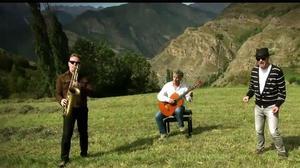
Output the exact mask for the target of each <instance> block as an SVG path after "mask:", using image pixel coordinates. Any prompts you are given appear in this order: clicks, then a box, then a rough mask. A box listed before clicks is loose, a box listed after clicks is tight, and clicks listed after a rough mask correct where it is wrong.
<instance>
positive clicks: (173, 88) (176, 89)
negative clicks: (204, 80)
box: [155, 70, 192, 139]
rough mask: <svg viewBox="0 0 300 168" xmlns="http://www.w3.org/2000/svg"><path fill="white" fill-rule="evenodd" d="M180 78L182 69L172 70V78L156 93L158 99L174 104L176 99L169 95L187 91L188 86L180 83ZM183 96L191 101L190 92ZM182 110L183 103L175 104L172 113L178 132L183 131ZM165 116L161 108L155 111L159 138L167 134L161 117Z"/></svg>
mask: <svg viewBox="0 0 300 168" xmlns="http://www.w3.org/2000/svg"><path fill="white" fill-rule="evenodd" d="M182 78H183V72H182V71H180V70H177V71H175V72H173V80H172V81H170V82H167V83H166V84H165V85H164V86H163V88H162V89H161V90H160V92H159V93H158V95H157V99H158V101H160V102H166V103H169V104H175V103H176V101H175V100H174V99H172V98H170V97H171V95H173V94H174V93H175V94H177V95H182V94H183V93H185V92H187V90H188V87H187V86H186V85H185V84H183V83H181V80H182ZM183 98H184V99H185V100H187V101H189V102H191V101H192V92H188V93H187V94H185V96H184V97H183ZM184 110H185V107H184V105H181V106H176V108H175V112H174V114H173V115H174V116H175V118H176V119H177V121H178V126H179V130H180V132H184V131H185V128H184V123H183V112H184ZM165 117H167V116H166V115H164V114H163V113H162V110H160V111H159V112H157V113H156V115H155V119H156V123H157V126H158V129H159V132H160V139H164V138H165V137H166V136H167V135H166V128H165V125H164V123H163V119H164V118H165Z"/></svg>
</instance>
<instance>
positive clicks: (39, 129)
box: [0, 86, 300, 168]
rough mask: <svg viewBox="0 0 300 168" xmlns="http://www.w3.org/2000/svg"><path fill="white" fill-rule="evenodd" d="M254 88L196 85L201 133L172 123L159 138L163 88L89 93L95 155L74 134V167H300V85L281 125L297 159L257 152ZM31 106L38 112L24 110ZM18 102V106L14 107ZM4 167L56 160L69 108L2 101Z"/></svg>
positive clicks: (196, 126)
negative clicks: (249, 94)
mask: <svg viewBox="0 0 300 168" xmlns="http://www.w3.org/2000/svg"><path fill="white" fill-rule="evenodd" d="M246 91H247V88H246V87H236V88H200V89H197V90H195V92H194V93H195V94H194V102H192V103H188V104H187V106H188V107H189V108H191V109H192V110H193V135H192V137H191V138H187V137H186V134H181V133H179V130H178V128H177V126H176V124H175V123H172V124H171V133H170V136H169V137H168V138H167V139H166V140H165V141H158V137H159V133H158V129H157V126H156V123H155V120H154V115H155V113H156V112H157V110H158V108H157V101H156V93H152V94H144V95H133V96H122V97H110V98H101V99H90V100H89V109H90V111H89V155H90V156H89V157H88V158H81V157H80V156H79V153H80V149H79V142H78V141H79V138H78V134H77V132H76V131H75V132H74V135H73V139H72V147H71V154H70V157H71V162H70V164H69V165H68V167H76V168H77V167H272V168H273V167H299V166H300V149H299V148H300V147H299V146H300V124H299V120H300V115H299V105H300V99H299V95H300V88H299V87H294V86H293V87H292V86H291V87H288V95H287V100H286V102H285V103H284V104H283V106H282V108H281V112H280V113H281V114H280V125H279V128H280V131H281V133H282V135H283V138H284V141H285V144H286V147H287V149H288V151H289V158H288V159H286V160H281V159H279V158H278V157H277V154H276V151H275V150H274V149H273V148H271V147H270V146H271V143H272V141H271V138H270V135H269V133H268V129H267V127H266V131H265V134H266V137H267V139H266V147H267V148H268V149H269V150H267V151H266V152H265V153H264V154H263V155H261V156H256V155H255V154H254V153H253V151H254V149H255V143H256V137H255V130H254V116H253V108H254V102H253V100H251V101H250V103H249V104H243V103H242V101H241V100H242V97H243V96H244V94H245V92H246ZM25 105H29V106H31V107H33V108H31V111H30V110H29V111H28V112H26V113H24V112H22V111H24V109H23V110H22V108H24V106H25ZM10 108H11V109H13V110H12V111H9V110H10ZM1 109H6V110H7V109H8V110H7V111H8V112H0V122H1V126H0V131H1V138H0V167H56V165H57V163H58V162H59V159H60V157H59V156H60V140H61V134H62V117H61V110H60V108H59V106H58V104H57V103H56V102H54V101H53V100H52V99H49V100H48V101H32V100H31V101H13V100H12V101H7V100H5V103H3V102H0V110H1Z"/></svg>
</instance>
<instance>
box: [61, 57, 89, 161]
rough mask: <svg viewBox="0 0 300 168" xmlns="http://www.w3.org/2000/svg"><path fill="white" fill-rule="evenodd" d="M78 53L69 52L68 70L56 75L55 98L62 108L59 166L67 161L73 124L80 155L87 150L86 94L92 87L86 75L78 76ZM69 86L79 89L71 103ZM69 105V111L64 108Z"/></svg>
mask: <svg viewBox="0 0 300 168" xmlns="http://www.w3.org/2000/svg"><path fill="white" fill-rule="evenodd" d="M79 65H80V55H78V54H75V53H73V54H71V55H70V57H69V61H68V66H69V70H68V71H67V72H65V73H63V74H61V75H59V76H58V78H57V80H56V100H57V101H58V103H59V104H60V105H61V106H62V107H63V108H64V114H63V134H62V139H61V162H60V163H59V167H64V166H65V165H66V164H67V163H68V162H69V153H70V148H71V138H72V135H73V130H74V124H75V121H76V120H77V127H78V132H79V137H80V150H81V152H80V156H82V157H86V156H87V151H88V108H87V96H90V94H91V91H92V87H91V85H90V84H89V82H88V80H87V78H86V77H80V76H78V71H79ZM70 88H76V89H78V90H80V93H79V94H73V95H72V96H73V99H72V100H73V101H72V102H73V103H70V95H71V92H70V90H71V89H70ZM67 106H71V107H70V108H69V109H70V111H69V110H68V111H67V110H66V109H67Z"/></svg>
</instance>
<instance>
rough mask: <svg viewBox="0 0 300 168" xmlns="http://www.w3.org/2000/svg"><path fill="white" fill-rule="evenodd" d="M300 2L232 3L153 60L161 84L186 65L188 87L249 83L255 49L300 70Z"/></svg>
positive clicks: (176, 40)
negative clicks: (169, 71) (197, 82)
mask: <svg viewBox="0 0 300 168" xmlns="http://www.w3.org/2000/svg"><path fill="white" fill-rule="evenodd" d="M299 11H300V4H299V3H274V4H271V3H257V4H255V3H249V4H247V3H243V4H232V5H230V6H229V7H228V8H226V9H225V10H224V11H223V13H222V14H221V15H220V16H219V17H218V18H216V19H215V20H213V21H210V22H207V23H206V24H204V25H203V26H200V27H198V28H188V29H186V30H185V32H184V33H183V34H181V35H180V36H178V37H177V38H176V39H174V40H172V41H171V43H170V44H169V45H168V46H167V47H166V48H165V49H164V50H163V52H161V53H160V54H159V55H157V56H155V57H154V58H153V59H152V60H151V64H152V66H153V69H154V70H156V71H157V73H158V75H159V77H160V81H161V82H162V81H164V79H165V76H166V69H177V68H178V67H180V69H182V70H183V71H184V72H185V73H186V80H187V82H188V83H191V82H193V81H195V80H196V79H198V78H201V79H203V80H205V81H207V82H208V83H212V82H213V85H215V86H225V85H236V84H246V83H247V82H248V79H249V72H250V69H251V68H252V67H253V66H254V65H255V63H256V61H255V59H254V54H255V49H256V48H261V47H268V48H269V49H270V50H271V53H272V56H271V61H272V62H273V63H274V64H277V65H280V66H282V67H298V66H299V67H300V62H299V59H300V50H299V46H300V37H299V34H300V27H299V25H300V21H299V19H298V18H299V17H300V12H299Z"/></svg>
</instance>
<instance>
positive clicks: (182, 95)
mask: <svg viewBox="0 0 300 168" xmlns="http://www.w3.org/2000/svg"><path fill="white" fill-rule="evenodd" d="M193 89H195V87H192V88H189V89H188V90H187V91H185V92H184V93H182V94H181V95H180V96H179V97H178V98H177V99H176V100H175V101H178V100H180V99H182V98H183V97H184V96H185V95H186V94H188V93H189V92H190V91H192V90H193Z"/></svg>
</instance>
